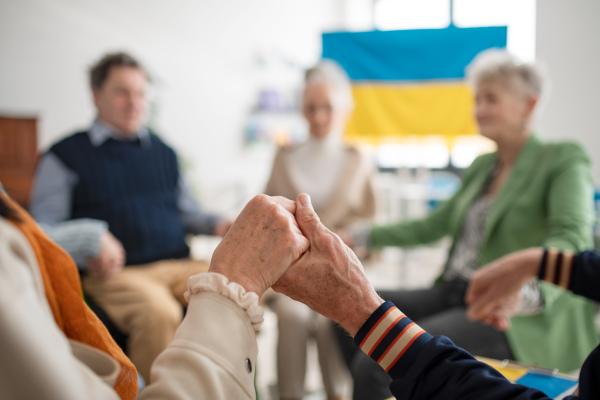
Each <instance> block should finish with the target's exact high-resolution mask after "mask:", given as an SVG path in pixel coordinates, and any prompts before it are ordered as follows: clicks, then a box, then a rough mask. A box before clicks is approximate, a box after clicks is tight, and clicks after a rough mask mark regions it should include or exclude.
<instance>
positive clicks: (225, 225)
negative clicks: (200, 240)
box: [213, 218, 233, 237]
mask: <svg viewBox="0 0 600 400" xmlns="http://www.w3.org/2000/svg"><path fill="white" fill-rule="evenodd" d="M231 225H233V221H231V220H229V219H226V218H224V219H222V220H220V221H219V222H218V223H217V225H216V226H215V230H214V231H213V235H215V236H220V237H225V235H226V234H227V232H228V231H229V228H231Z"/></svg>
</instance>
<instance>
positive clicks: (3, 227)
mask: <svg viewBox="0 0 600 400" xmlns="http://www.w3.org/2000/svg"><path fill="white" fill-rule="evenodd" d="M200 275H204V276H203V277H200V276H197V277H199V278H197V279H196V280H195V281H194V279H191V280H190V282H191V284H190V290H191V292H192V293H193V294H192V295H191V296H190V305H189V308H188V312H187V315H186V318H185V319H184V321H183V323H182V324H181V327H180V328H179V330H178V331H177V333H176V337H175V339H174V341H173V342H172V343H171V344H170V345H169V347H168V348H167V349H166V350H165V351H164V352H163V353H162V354H161V355H160V356H159V357H158V359H157V360H156V361H155V363H154V365H153V366H152V372H151V376H152V377H151V384H150V385H149V386H148V387H147V388H146V389H144V390H142V391H141V392H140V394H139V396H138V398H139V399H211V400H216V399H236V400H237V399H254V398H255V392H254V373H255V365H256V357H257V353H258V349H257V344H256V336H255V331H254V328H258V326H260V323H261V322H262V309H260V307H259V306H258V297H257V296H256V295H255V294H253V293H250V294H246V293H245V292H244V293H242V292H241V290H240V288H241V287H239V288H237V289H238V290H237V293H233V295H232V294H231V293H228V291H227V290H225V291H224V289H223V287H231V286H239V285H236V284H231V283H230V284H227V282H225V283H223V282H218V280H219V279H220V280H221V281H222V279H224V277H222V276H219V277H220V278H219V279H217V280H215V279H212V281H211V280H210V279H209V281H210V282H208V286H211V287H209V288H208V290H207V282H206V279H205V278H206V276H207V275H211V274H200ZM212 275H218V274H212ZM192 278H194V277H192ZM209 278H210V277H209ZM203 279H204V282H200V281H202V280H203ZM194 282H196V283H194ZM202 285H204V289H202V288H200V289H199V288H197V287H196V286H202ZM230 292H231V291H230ZM228 294H229V295H228ZM251 295H254V296H256V297H255V298H254V297H252V296H251ZM0 316H1V318H2V324H0V399H61V400H70V399H73V400H75V399H76V400H80V399H92V400H94V399H119V397H118V395H117V394H116V392H114V391H113V389H112V388H111V387H110V386H109V385H108V384H106V383H104V381H103V380H102V378H103V377H100V376H99V375H97V374H95V373H94V372H93V371H92V369H90V368H89V367H88V365H86V364H85V363H83V362H81V361H80V360H79V359H78V358H76V357H75V356H74V354H73V352H72V350H71V346H69V341H68V340H67V338H66V337H65V336H64V334H63V333H62V332H61V331H60V329H59V328H58V326H57V325H56V323H55V322H54V319H53V317H52V313H51V311H50V307H49V305H48V303H47V301H46V297H45V294H44V289H43V282H42V279H41V276H40V272H39V268H38V265H37V261H36V259H35V256H34V254H33V251H32V249H31V246H30V245H29V243H28V242H27V240H26V239H25V237H24V236H23V235H22V234H21V232H20V231H19V230H18V229H16V228H15V227H14V226H13V225H12V224H10V223H9V222H7V221H6V220H4V219H3V218H0ZM253 327H254V328H253ZM107 357H108V356H107Z"/></svg>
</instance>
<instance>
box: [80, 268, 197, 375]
mask: <svg viewBox="0 0 600 400" xmlns="http://www.w3.org/2000/svg"><path fill="white" fill-rule="evenodd" d="M206 271H208V264H207V263H206V262H204V261H197V260H191V259H181V260H163V261H157V262H154V263H150V264H144V265H136V266H127V267H125V268H124V269H123V270H122V271H121V272H119V273H118V274H117V275H116V276H115V277H113V278H112V279H109V280H108V281H102V280H100V279H96V278H93V277H86V278H84V280H83V289H84V291H85V292H86V294H87V295H88V296H90V297H91V298H92V299H93V300H94V301H95V302H96V303H98V305H99V306H100V307H102V309H104V311H105V312H106V314H107V315H108V316H109V317H110V319H111V320H112V321H113V323H114V324H115V325H116V326H117V327H118V328H119V329H120V330H121V331H123V332H124V333H127V334H128V335H129V338H128V342H127V351H128V353H129V354H128V356H129V358H130V359H131V361H132V362H133V364H134V365H135V367H136V368H137V370H138V373H139V374H140V375H141V376H142V377H143V378H144V379H145V380H146V382H150V366H151V365H152V362H153V361H154V359H155V358H156V357H157V356H158V355H159V354H160V353H161V352H162V351H163V350H164V349H165V348H166V347H167V346H168V345H169V343H171V341H172V340H173V336H174V334H175V330H176V329H177V327H178V326H179V324H180V323H181V320H182V318H183V309H182V305H185V304H187V303H186V301H185V299H184V297H183V293H184V292H185V291H186V290H187V280H188V278H189V277H190V276H192V275H195V274H199V273H201V272H206Z"/></svg>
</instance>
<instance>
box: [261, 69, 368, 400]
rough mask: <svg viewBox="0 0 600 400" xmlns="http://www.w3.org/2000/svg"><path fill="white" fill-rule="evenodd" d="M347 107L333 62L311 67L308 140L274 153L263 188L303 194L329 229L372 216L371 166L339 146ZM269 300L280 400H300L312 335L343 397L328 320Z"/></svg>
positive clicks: (344, 80) (332, 390) (328, 377)
mask: <svg viewBox="0 0 600 400" xmlns="http://www.w3.org/2000/svg"><path fill="white" fill-rule="evenodd" d="M352 107H353V100H352V92H351V88H350V81H349V79H348V76H347V75H346V73H345V71H344V70H343V69H342V68H341V67H340V66H339V65H338V64H336V63H335V62H333V61H327V60H325V61H321V62H320V63H318V64H317V65H315V66H314V67H313V68H311V69H309V70H308V71H307V72H306V75H305V88H304V92H303V96H302V112H303V115H304V118H305V119H306V121H307V122H308V126H309V133H310V136H309V138H308V139H307V140H306V141H305V142H304V143H301V144H300V145H298V146H295V147H292V148H281V149H279V151H278V152H277V154H276V156H275V160H274V162H273V168H272V171H271V177H270V179H269V181H268V183H267V187H266V189H265V194H268V195H271V196H284V197H287V198H290V199H293V198H296V196H298V194H300V193H303V192H304V193H308V194H309V195H310V196H311V199H312V204H313V205H314V208H315V210H316V211H317V213H318V214H319V217H320V218H321V221H322V222H323V224H324V225H325V226H327V227H328V228H330V229H340V228H345V227H348V226H350V225H351V224H353V223H356V222H358V221H366V220H370V219H372V218H373V217H374V216H375V194H374V191H373V184H372V174H373V170H372V166H371V165H370V164H369V163H368V162H367V161H366V160H365V158H364V157H363V156H362V155H361V154H360V152H359V151H358V150H357V149H356V148H354V147H350V146H346V145H344V143H343V142H342V135H343V132H344V126H345V124H346V120H347V119H348V117H349V114H350V112H351V111H352ZM268 301H269V303H270V305H271V307H272V309H273V310H274V311H275V313H276V314H277V318H278V327H279V343H278V347H277V372H278V381H279V394H280V397H281V399H282V400H292V399H301V398H302V397H303V395H304V378H305V371H306V351H307V344H308V340H309V339H310V338H311V336H313V335H314V338H315V340H316V343H317V347H318V352H319V363H320V366H321V372H322V375H323V383H324V386H325V391H326V392H327V397H328V399H341V398H343V397H342V396H343V394H344V388H345V387H346V386H347V383H348V372H347V370H346V367H345V364H344V361H343V359H342V356H341V353H340V350H339V347H338V344H337V342H336V339H335V335H334V332H333V329H332V326H331V322H330V321H329V320H328V319H327V318H325V317H323V316H322V315H319V314H317V313H315V312H314V311H312V310H310V309H309V308H308V307H307V306H305V305H304V304H302V303H299V302H297V301H294V300H292V299H290V298H289V297H287V296H285V295H282V294H276V293H272V294H271V296H270V299H269V300H268Z"/></svg>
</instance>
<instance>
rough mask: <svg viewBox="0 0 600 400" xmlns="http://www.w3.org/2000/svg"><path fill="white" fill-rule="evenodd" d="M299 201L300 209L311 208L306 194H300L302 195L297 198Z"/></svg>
mask: <svg viewBox="0 0 600 400" xmlns="http://www.w3.org/2000/svg"><path fill="white" fill-rule="evenodd" d="M299 200H300V205H301V206H302V207H311V204H310V196H309V195H308V194H306V193H302V194H301V195H300V198H299Z"/></svg>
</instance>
